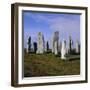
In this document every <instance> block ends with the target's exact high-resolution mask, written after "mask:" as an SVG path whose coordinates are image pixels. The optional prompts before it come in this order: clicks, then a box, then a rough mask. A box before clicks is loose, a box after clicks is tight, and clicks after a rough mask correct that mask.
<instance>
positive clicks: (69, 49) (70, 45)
mask: <svg viewBox="0 0 90 90" xmlns="http://www.w3.org/2000/svg"><path fill="white" fill-rule="evenodd" d="M72 49H73V41H72V38H71V36H69V46H68V53H70V54H71V52H72Z"/></svg>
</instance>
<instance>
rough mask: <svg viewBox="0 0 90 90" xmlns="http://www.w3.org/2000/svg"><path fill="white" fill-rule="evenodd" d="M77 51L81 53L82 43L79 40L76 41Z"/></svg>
mask: <svg viewBox="0 0 90 90" xmlns="http://www.w3.org/2000/svg"><path fill="white" fill-rule="evenodd" d="M76 53H80V44H79V41H78V40H77V41H76Z"/></svg>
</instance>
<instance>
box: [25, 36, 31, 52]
mask: <svg viewBox="0 0 90 90" xmlns="http://www.w3.org/2000/svg"><path fill="white" fill-rule="evenodd" d="M26 51H27V53H29V52H30V51H31V37H29V38H28V40H27V50H26Z"/></svg>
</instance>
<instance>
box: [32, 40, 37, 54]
mask: <svg viewBox="0 0 90 90" xmlns="http://www.w3.org/2000/svg"><path fill="white" fill-rule="evenodd" d="M33 46H34V49H33V50H34V53H36V51H37V43H36V42H34V43H33Z"/></svg>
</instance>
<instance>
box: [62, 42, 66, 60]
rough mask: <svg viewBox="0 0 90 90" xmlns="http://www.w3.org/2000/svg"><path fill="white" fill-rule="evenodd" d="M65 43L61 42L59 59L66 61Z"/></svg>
mask: <svg viewBox="0 0 90 90" xmlns="http://www.w3.org/2000/svg"><path fill="white" fill-rule="evenodd" d="M65 55H66V41H65V40H63V42H62V48H61V59H66V56H65Z"/></svg>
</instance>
